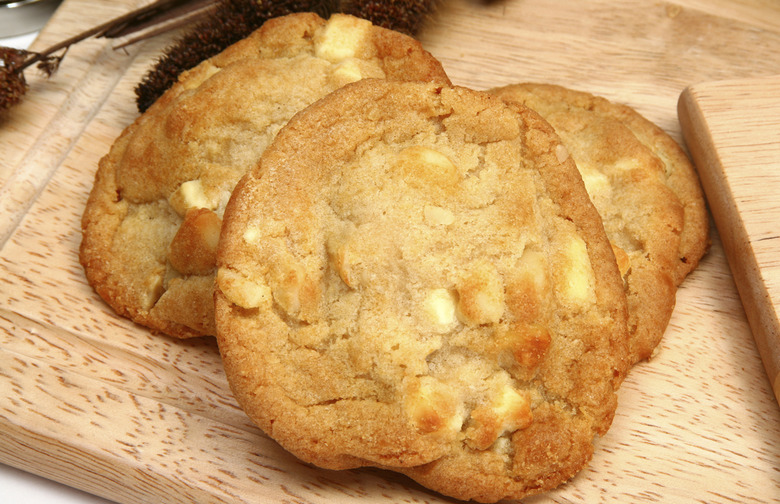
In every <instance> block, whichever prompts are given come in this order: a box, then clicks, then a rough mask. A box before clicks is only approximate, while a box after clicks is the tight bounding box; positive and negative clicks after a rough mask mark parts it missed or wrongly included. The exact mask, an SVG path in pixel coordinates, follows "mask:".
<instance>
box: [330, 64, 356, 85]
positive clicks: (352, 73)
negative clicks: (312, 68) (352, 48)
mask: <svg viewBox="0 0 780 504" xmlns="http://www.w3.org/2000/svg"><path fill="white" fill-rule="evenodd" d="M332 75H333V77H334V78H335V79H336V83H337V84H338V85H339V86H345V85H347V84H349V83H351V82H356V81H359V80H360V79H362V78H363V74H362V73H361V72H360V67H359V66H358V64H357V62H356V61H355V60H354V59H351V58H350V59H347V60H344V61H342V62H341V63H339V64H338V65H336V67H335V68H334V69H333V74H332Z"/></svg>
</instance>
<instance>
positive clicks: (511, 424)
mask: <svg viewBox="0 0 780 504" xmlns="http://www.w3.org/2000/svg"><path fill="white" fill-rule="evenodd" d="M493 411H494V412H495V414H496V417H497V418H498V421H499V433H500V434H503V433H504V432H511V431H514V430H517V429H519V428H521V427H524V426H526V425H527V423H528V421H529V420H530V414H531V408H530V404H529V401H528V399H527V398H526V397H525V396H523V395H520V394H518V393H517V391H515V390H514V389H513V388H512V387H504V388H503V390H502V391H501V393H500V394H499V395H498V397H497V398H496V400H495V402H494V404H493Z"/></svg>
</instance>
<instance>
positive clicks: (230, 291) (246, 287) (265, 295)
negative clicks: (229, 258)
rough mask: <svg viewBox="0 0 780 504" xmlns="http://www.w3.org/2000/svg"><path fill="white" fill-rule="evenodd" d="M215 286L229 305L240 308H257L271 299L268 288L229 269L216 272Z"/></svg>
mask: <svg viewBox="0 0 780 504" xmlns="http://www.w3.org/2000/svg"><path fill="white" fill-rule="evenodd" d="M217 286H218V287H219V289H220V290H221V291H222V293H223V294H224V295H225V296H226V297H227V298H228V300H229V301H230V302H231V303H233V304H236V305H238V306H240V307H242V308H257V307H259V306H263V305H265V304H268V303H270V302H271V301H272V299H273V298H272V294H271V288H270V287H269V286H267V285H265V284H261V283H259V282H255V281H252V280H250V279H248V278H246V277H245V276H243V275H241V274H240V273H238V272H236V271H234V270H230V269H225V268H220V269H219V270H218V271H217Z"/></svg>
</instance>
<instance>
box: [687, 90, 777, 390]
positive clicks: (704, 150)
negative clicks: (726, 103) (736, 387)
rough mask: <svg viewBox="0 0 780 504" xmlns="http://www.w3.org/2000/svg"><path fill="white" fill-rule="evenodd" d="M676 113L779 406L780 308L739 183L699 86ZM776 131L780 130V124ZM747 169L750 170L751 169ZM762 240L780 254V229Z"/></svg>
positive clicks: (764, 245)
mask: <svg viewBox="0 0 780 504" xmlns="http://www.w3.org/2000/svg"><path fill="white" fill-rule="evenodd" d="M677 113H678V117H679V120H680V125H681V126H682V132H683V136H684V138H685V143H686V145H687V146H688V149H689V150H690V153H691V157H692V158H693V161H694V164H695V165H696V168H697V170H698V173H699V177H700V179H701V182H702V187H703V189H704V192H705V194H706V196H707V202H708V204H709V207H710V211H711V212H712V216H713V219H714V221H715V226H716V227H717V229H718V233H719V235H720V238H721V241H722V242H723V249H724V251H725V254H726V258H727V259H728V263H729V267H730V268H731V272H732V275H733V277H734V281H735V283H736V286H737V290H738V292H739V296H740V299H741V300H742V305H743V307H744V308H745V314H746V315H747V319H748V323H749V324H750V329H751V331H752V333H753V337H754V338H755V340H756V346H757V347H758V351H759V353H760V354H761V359H762V361H763V364H764V368H765V369H766V372H767V375H768V377H769V381H770V384H771V386H772V389H773V390H774V394H775V398H776V399H777V401H778V404H780V323H778V317H777V306H775V304H774V303H773V302H772V298H771V295H770V291H769V290H768V287H767V282H768V281H771V279H769V278H766V277H765V274H766V272H764V273H762V268H761V267H760V265H759V260H758V258H757V255H756V253H755V250H754V246H755V244H756V241H757V240H755V239H751V236H750V234H749V232H748V229H747V227H746V223H745V221H744V220H743V216H742V215H741V213H740V212H739V210H738V200H737V195H735V192H734V191H735V186H734V184H735V183H736V181H735V180H733V177H731V178H730V176H729V175H730V174H729V173H727V171H726V170H725V169H724V165H723V162H722V159H721V157H720V156H719V154H718V151H717V149H716V145H715V142H714V140H713V138H712V134H711V129H710V127H711V126H713V125H712V124H709V125H708V124H707V122H706V120H705V117H704V116H703V115H702V110H701V108H700V107H699V104H698V101H697V97H696V89H695V86H694V87H693V88H692V87H688V88H686V89H685V90H684V91H683V92H682V94H681V95H680V99H679V101H678V104H677ZM708 126H710V127H708ZM775 126H776V127H780V125H775ZM733 168H739V167H733ZM747 168H748V169H749V168H750V166H748V167H747ZM758 183H760V181H759V182H758ZM743 184H744V182H743ZM769 203H770V202H767V204H769ZM765 225H771V226H778V225H780V222H774V223H765ZM774 229H778V228H777V227H775V228H774ZM758 240H760V241H764V243H762V244H761V246H762V247H764V248H765V247H766V246H767V243H766V240H772V241H773V242H774V244H775V245H774V248H776V249H777V250H778V255H780V230H778V231H775V232H773V234H772V236H762V237H761V238H758ZM778 301H779V300H775V302H778Z"/></svg>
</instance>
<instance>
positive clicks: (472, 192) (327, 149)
mask: <svg viewBox="0 0 780 504" xmlns="http://www.w3.org/2000/svg"><path fill="white" fill-rule="evenodd" d="M215 297H216V315H217V329H218V330H217V333H218V334H217V341H218V344H219V348H220V352H221V354H222V357H223V361H224V364H225V369H226V374H227V376H228V379H229V382H230V384H231V388H232V390H233V392H234V394H235V396H236V398H237V400H238V401H239V403H240V404H241V406H242V407H243V408H244V410H245V411H246V412H247V414H248V415H249V416H250V417H251V418H252V419H253V421H254V422H255V423H256V424H257V425H258V426H260V427H261V428H262V429H263V430H264V431H265V432H266V433H268V434H269V435H270V436H271V437H273V438H274V439H276V440H277V441H278V442H279V443H281V444H282V445H283V446H284V447H285V448H286V449H288V450H289V451H291V452H292V453H294V454H295V455H296V456H298V457H300V458H301V459H302V460H305V461H307V462H311V463H314V464H317V465H319V466H322V467H326V468H331V469H343V468H352V467H359V466H377V467H384V468H389V469H392V470H395V471H399V472H403V473H405V474H407V475H409V476H410V477H412V478H414V479H416V480H417V481H419V482H421V483H422V484H424V485H426V486H428V487H429V488H431V489H433V490H436V491H438V492H441V493H444V494H447V495H450V496H454V497H457V498H460V499H476V500H481V501H495V500H499V499H502V498H507V497H509V498H519V497H522V496H524V495H529V494H532V493H537V492H541V491H544V490H546V489H549V488H553V487H555V486H557V485H558V484H560V483H562V482H564V481H566V480H567V479H569V478H570V477H572V476H573V475H574V474H575V473H576V472H577V471H579V470H580V469H581V468H582V467H583V466H584V465H585V464H586V463H587V461H588V460H589V459H590V457H591V454H592V451H593V446H594V437H595V436H596V435H598V434H603V433H605V432H606V431H607V429H608V427H609V425H610V424H611V421H612V418H613V415H614V411H615V407H616V395H615V389H616V388H617V386H618V384H619V383H620V380H621V379H622V376H623V375H624V374H625V372H626V369H627V367H628V358H627V347H626V316H627V315H626V304H625V303H626V300H625V295H624V293H623V287H622V280H621V278H620V273H619V271H618V268H617V265H616V263H615V260H614V256H613V253H612V250H611V248H610V245H609V242H608V240H607V238H606V234H605V232H604V228H603V226H602V223H601V219H600V218H599V216H598V213H597V212H596V210H595V208H594V207H593V205H592V204H591V202H590V200H589V199H588V195H587V193H586V191H585V187H584V185H583V183H582V180H581V178H580V177H579V175H578V173H577V169H576V167H575V166H574V164H573V162H572V160H571V158H570V156H569V155H568V153H567V151H566V149H565V148H564V147H563V146H562V145H561V143H560V141H559V139H558V137H557V136H556V135H555V134H554V132H553V130H552V128H551V126H550V125H549V124H548V123H547V122H545V121H544V120H543V119H542V118H541V117H540V116H539V115H538V114H536V113H535V112H532V111H531V110H529V109H527V108H525V107H522V106H514V105H507V104H506V103H504V102H502V101H501V100H500V99H498V98H496V97H494V96H491V95H488V94H486V93H480V92H476V91H472V90H468V89H464V88H459V87H449V86H442V85H436V84H424V83H400V82H388V81H384V80H370V79H369V80H364V81H361V82H358V83H355V84H350V85H348V86H345V87H344V88H342V89H340V90H338V91H336V92H334V93H333V94H331V95H329V96H327V97H325V98H324V99H322V100H320V101H318V102H316V103H315V104H313V105H311V106H310V107H308V108H307V109H305V110H304V111H302V112H301V113H300V114H298V115H297V116H296V117H295V118H293V119H292V120H291V121H290V122H289V123H288V124H287V125H286V126H285V127H284V128H283V129H282V130H281V131H280V133H279V134H278V136H277V137H276V139H275V140H274V142H273V143H272V144H271V146H270V147H269V148H268V149H267V150H266V151H265V153H264V154H263V157H262V158H261V161H260V163H259V165H258V167H257V168H255V169H253V170H251V171H250V172H249V173H248V174H247V175H246V176H245V177H243V178H242V180H241V181H240V182H239V184H238V186H237V188H236V190H235V192H234V194H233V196H232V198H231V200H230V202H229V204H228V206H227V208H226V210H225V214H224V227H223V234H222V238H221V241H220V246H219V254H218V273H217V287H216V296H215Z"/></svg>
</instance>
